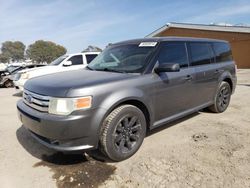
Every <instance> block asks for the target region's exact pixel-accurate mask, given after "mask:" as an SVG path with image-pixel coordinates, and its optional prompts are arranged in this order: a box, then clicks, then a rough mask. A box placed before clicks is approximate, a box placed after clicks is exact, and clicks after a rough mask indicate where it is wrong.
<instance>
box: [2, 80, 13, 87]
mask: <svg viewBox="0 0 250 188" xmlns="http://www.w3.org/2000/svg"><path fill="white" fill-rule="evenodd" d="M4 86H5V87H6V88H9V87H14V84H13V82H12V81H11V80H6V81H5V82H4Z"/></svg>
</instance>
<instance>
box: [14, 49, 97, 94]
mask: <svg viewBox="0 0 250 188" xmlns="http://www.w3.org/2000/svg"><path fill="white" fill-rule="evenodd" d="M99 53H100V52H83V53H76V54H67V55H63V56H61V57H59V58H57V59H56V60H54V61H53V62H52V63H50V64H49V65H47V66H44V67H39V68H32V69H28V70H23V71H20V72H18V73H17V74H16V75H15V78H14V85H15V88H16V89H18V90H21V91H23V86H24V84H25V82H26V81H27V80H28V79H30V78H34V77H37V76H42V75H46V74H52V73H57V72H64V71H70V70H76V69H81V68H85V67H86V66H87V65H88V64H89V63H90V62H91V61H92V60H93V59H94V58H95V57H96V56H98V54H99Z"/></svg>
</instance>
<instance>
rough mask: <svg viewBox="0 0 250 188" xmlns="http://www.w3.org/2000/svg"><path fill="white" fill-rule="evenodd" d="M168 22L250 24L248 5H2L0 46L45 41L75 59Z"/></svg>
mask: <svg viewBox="0 0 250 188" xmlns="http://www.w3.org/2000/svg"><path fill="white" fill-rule="evenodd" d="M169 22H181V23H195V24H210V23H228V24H250V1H249V0H237V1H235V0H220V1H219V0H217V1H214V0H210V1H202V0H185V1H184V0H181V1H178V0H175V1H173V0H171V1H168V0H144V1H143V0H120V1H117V0H105V1H101V0H71V1H70V0H0V43H2V42H4V41H7V40H10V41H16V40H19V41H22V42H23V43H24V44H25V45H26V46H28V45H30V44H32V43H34V42H35V41H36V40H49V41H53V42H55V43H57V44H60V45H63V46H64V47H66V49H67V52H68V53H77V52H80V51H82V50H83V49H85V48H86V47H87V46H88V45H94V46H98V47H101V48H104V47H105V46H106V45H107V44H108V43H114V42H118V41H122V40H127V39H133V38H142V37H144V36H146V35H148V34H149V33H151V32H152V31H154V30H156V29H158V28H160V27H161V26H163V25H164V24H166V23H169Z"/></svg>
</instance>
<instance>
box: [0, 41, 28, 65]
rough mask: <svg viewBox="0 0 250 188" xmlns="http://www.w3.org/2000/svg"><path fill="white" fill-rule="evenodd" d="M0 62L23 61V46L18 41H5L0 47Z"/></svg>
mask: <svg viewBox="0 0 250 188" xmlns="http://www.w3.org/2000/svg"><path fill="white" fill-rule="evenodd" d="M1 51H2V53H1V54H0V61H1V62H4V63H7V62H9V61H20V60H23V59H24V51H25V45H24V44H23V43H22V42H20V41H13V42H12V41H6V42H4V43H3V44H2V47H1Z"/></svg>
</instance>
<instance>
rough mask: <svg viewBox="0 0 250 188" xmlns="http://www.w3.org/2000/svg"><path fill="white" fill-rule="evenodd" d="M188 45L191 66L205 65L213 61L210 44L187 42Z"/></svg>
mask: <svg viewBox="0 0 250 188" xmlns="http://www.w3.org/2000/svg"><path fill="white" fill-rule="evenodd" d="M189 46H190V57H191V66H197V65H205V64H210V63H211V62H213V59H214V57H213V52H212V49H211V45H210V44H208V43H201V42H191V43H189Z"/></svg>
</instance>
